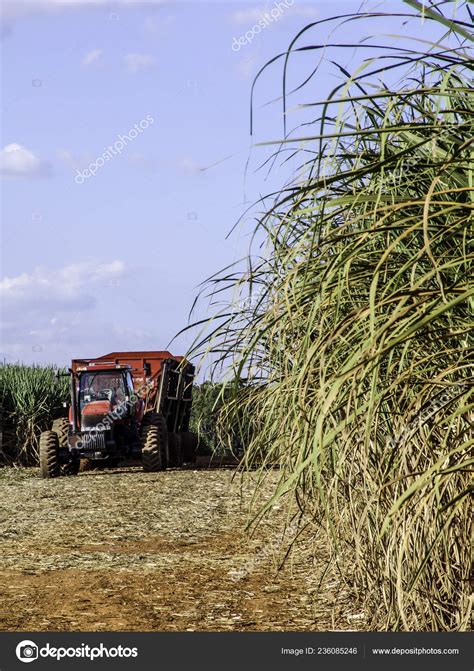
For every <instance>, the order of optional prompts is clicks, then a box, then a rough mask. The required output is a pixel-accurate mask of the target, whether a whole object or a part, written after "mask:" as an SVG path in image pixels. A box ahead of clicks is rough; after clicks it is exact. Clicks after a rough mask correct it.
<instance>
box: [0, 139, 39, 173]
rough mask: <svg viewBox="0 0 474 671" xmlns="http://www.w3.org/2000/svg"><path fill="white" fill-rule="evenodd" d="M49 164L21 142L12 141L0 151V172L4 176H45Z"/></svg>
mask: <svg viewBox="0 0 474 671" xmlns="http://www.w3.org/2000/svg"><path fill="white" fill-rule="evenodd" d="M49 171H50V168H49V165H48V164H47V163H46V162H44V161H40V159H39V158H38V157H37V156H35V154H34V153H33V152H32V151H31V150H30V149H27V148H26V147H23V145H21V144H17V143H15V142H13V143H12V144H8V145H7V146H6V147H4V148H3V149H2V150H1V151H0V174H2V175H4V176H6V177H45V176H46V175H47V174H48V173H49Z"/></svg>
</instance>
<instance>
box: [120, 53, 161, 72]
mask: <svg viewBox="0 0 474 671" xmlns="http://www.w3.org/2000/svg"><path fill="white" fill-rule="evenodd" d="M124 60H125V65H126V66H127V72H129V73H130V74H131V75H135V74H136V73H137V72H140V71H141V70H147V69H148V68H150V67H151V66H152V65H153V64H154V62H155V61H154V59H153V56H151V54H127V55H126V56H125V59H124Z"/></svg>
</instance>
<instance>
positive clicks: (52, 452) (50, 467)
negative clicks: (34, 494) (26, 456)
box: [39, 431, 60, 478]
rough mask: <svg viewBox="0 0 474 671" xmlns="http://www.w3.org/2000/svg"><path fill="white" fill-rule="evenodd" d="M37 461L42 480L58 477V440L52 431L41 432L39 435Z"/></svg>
mask: <svg viewBox="0 0 474 671" xmlns="http://www.w3.org/2000/svg"><path fill="white" fill-rule="evenodd" d="M39 459H40V469H41V477H42V478H57V477H59V475H60V467H59V438H58V435H57V433H55V432H54V431H43V433H42V434H41V436H40V443H39Z"/></svg>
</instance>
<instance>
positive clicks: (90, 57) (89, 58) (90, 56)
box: [82, 49, 102, 66]
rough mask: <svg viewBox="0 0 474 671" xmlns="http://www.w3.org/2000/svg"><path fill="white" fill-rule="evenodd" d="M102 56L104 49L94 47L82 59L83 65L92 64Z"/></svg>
mask: <svg viewBox="0 0 474 671" xmlns="http://www.w3.org/2000/svg"><path fill="white" fill-rule="evenodd" d="M101 56H102V49H93V50H92V51H89V52H88V53H87V54H86V55H85V56H84V58H83V59H82V65H85V66H88V65H92V63H95V62H96V61H98V60H99V58H100V57H101Z"/></svg>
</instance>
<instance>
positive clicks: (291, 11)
mask: <svg viewBox="0 0 474 671" xmlns="http://www.w3.org/2000/svg"><path fill="white" fill-rule="evenodd" d="M277 8H279V13H278V19H277V20H278V21H280V20H281V19H283V18H284V17H287V18H291V17H295V16H301V17H305V18H308V19H316V18H317V17H318V15H319V11H318V8H317V7H316V6H315V4H311V3H307V4H302V3H300V2H297V1H296V0H293V3H292V4H290V3H289V1H287V0H275V2H266V3H265V4H263V5H254V6H252V7H247V8H245V9H239V10H237V11H235V12H233V14H232V16H231V18H232V21H233V22H234V23H238V24H240V25H254V24H256V23H258V22H259V21H261V20H262V19H263V18H264V17H265V15H266V14H270V13H271V11H272V9H273V10H276V9H277ZM274 13H275V15H276V11H275V12H274Z"/></svg>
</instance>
